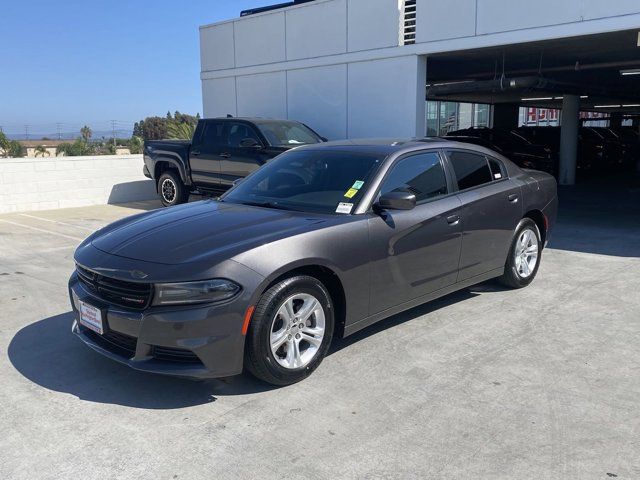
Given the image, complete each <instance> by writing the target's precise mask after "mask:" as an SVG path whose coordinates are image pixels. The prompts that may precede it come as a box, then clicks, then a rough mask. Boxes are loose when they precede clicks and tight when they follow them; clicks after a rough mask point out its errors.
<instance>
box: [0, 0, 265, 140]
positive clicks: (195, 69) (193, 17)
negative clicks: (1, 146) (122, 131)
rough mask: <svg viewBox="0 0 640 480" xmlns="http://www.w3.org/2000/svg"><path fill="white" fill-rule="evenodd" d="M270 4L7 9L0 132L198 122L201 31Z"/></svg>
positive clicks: (0, 47) (69, 3)
mask: <svg viewBox="0 0 640 480" xmlns="http://www.w3.org/2000/svg"><path fill="white" fill-rule="evenodd" d="M273 3H278V1H275V0H274V1H270V0H182V1H181V0H173V1H167V0H128V1H127V0H62V1H51V0H4V1H3V2H2V7H0V17H1V18H2V22H1V23H2V26H1V32H2V34H1V38H2V40H1V41H0V58H1V59H2V62H1V65H2V66H1V67H0V126H2V127H3V129H4V131H5V132H8V133H20V132H24V125H25V124H29V125H30V130H31V132H34V133H35V132H39V133H50V132H49V131H51V132H55V131H56V123H58V122H61V123H63V124H64V125H63V126H62V128H63V130H65V131H66V130H78V129H79V128H80V126H81V124H85V123H87V124H89V125H90V126H92V127H93V128H94V130H97V129H99V130H103V129H104V130H108V129H110V128H111V127H110V120H118V121H119V122H121V123H119V124H118V125H119V126H123V128H124V126H125V125H128V124H129V123H132V122H134V121H137V120H139V119H141V118H143V117H146V116H148V115H164V114H166V112H167V110H171V111H172V112H173V111H174V110H180V111H181V112H185V113H193V114H195V113H196V112H202V95H201V91H200V50H199V39H198V27H199V26H200V25H204V24H207V23H212V22H216V21H219V20H226V19H229V18H233V17H237V16H238V15H239V14H240V11H241V10H243V9H246V8H250V7H256V6H264V5H269V4H273Z"/></svg>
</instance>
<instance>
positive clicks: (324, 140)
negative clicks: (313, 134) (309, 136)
mask: <svg viewBox="0 0 640 480" xmlns="http://www.w3.org/2000/svg"><path fill="white" fill-rule="evenodd" d="M320 140H322V141H323V142H328V141H329V139H328V138H327V137H320Z"/></svg>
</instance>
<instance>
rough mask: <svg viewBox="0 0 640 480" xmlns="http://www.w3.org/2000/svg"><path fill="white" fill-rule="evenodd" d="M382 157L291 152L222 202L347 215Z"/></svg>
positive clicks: (346, 153)
mask: <svg viewBox="0 0 640 480" xmlns="http://www.w3.org/2000/svg"><path fill="white" fill-rule="evenodd" d="M383 160H384V156H378V155H374V154H363V153H357V152H352V151H339V150H326V149H325V150H291V151H289V152H287V153H284V154H282V155H280V156H278V157H277V158H276V159H274V160H272V161H271V162H269V163H267V164H266V165H265V166H263V167H262V168H260V169H259V170H257V171H256V172H255V173H254V174H252V175H250V176H249V177H247V178H246V179H245V180H243V181H242V182H241V183H239V184H238V185H237V186H236V187H234V188H233V189H231V190H230V191H229V192H228V193H227V194H226V195H224V196H223V197H222V201H223V202H229V203H239V204H245V205H257V206H264V207H269V208H279V209H285V210H298V211H308V212H319V213H351V212H352V211H353V210H354V209H355V208H356V206H357V205H358V203H359V202H360V200H361V199H362V197H363V195H364V192H365V191H366V190H367V187H368V185H369V181H370V180H371V179H372V178H373V176H374V175H375V172H376V171H377V170H378V168H379V166H380V164H381V163H382V161H383Z"/></svg>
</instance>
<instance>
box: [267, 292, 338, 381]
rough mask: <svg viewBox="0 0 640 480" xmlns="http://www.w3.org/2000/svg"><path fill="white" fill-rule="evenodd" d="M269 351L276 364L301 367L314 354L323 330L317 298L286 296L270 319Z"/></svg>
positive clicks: (292, 367)
mask: <svg viewBox="0 0 640 480" xmlns="http://www.w3.org/2000/svg"><path fill="white" fill-rule="evenodd" d="M270 331H271V335H270V344H271V353H272V354H273V356H274V358H275V359H276V361H277V362H278V363H279V364H280V366H282V367H284V368H287V369H299V368H304V367H306V366H307V365H309V363H311V361H312V360H313V359H314V358H315V357H316V355H317V354H318V351H319V350H320V346H321V345H322V340H323V339H324V332H325V314H324V308H323V307H322V304H321V303H320V301H319V300H318V299H317V298H316V297H314V296H313V295H310V294H308V293H298V294H295V295H292V296H290V297H289V298H287V299H286V300H285V301H284V302H283V303H282V304H281V305H280V307H279V308H278V310H277V311H276V314H275V316H274V318H273V321H272V322H271V330H270Z"/></svg>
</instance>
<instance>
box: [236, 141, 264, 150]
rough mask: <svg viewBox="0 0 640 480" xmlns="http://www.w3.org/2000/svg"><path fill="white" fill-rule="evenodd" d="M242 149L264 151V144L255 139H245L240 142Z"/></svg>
mask: <svg viewBox="0 0 640 480" xmlns="http://www.w3.org/2000/svg"><path fill="white" fill-rule="evenodd" d="M240 148H250V149H252V150H262V144H261V143H260V142H259V141H257V140H256V139H255V138H245V139H243V140H242V141H241V142H240Z"/></svg>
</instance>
